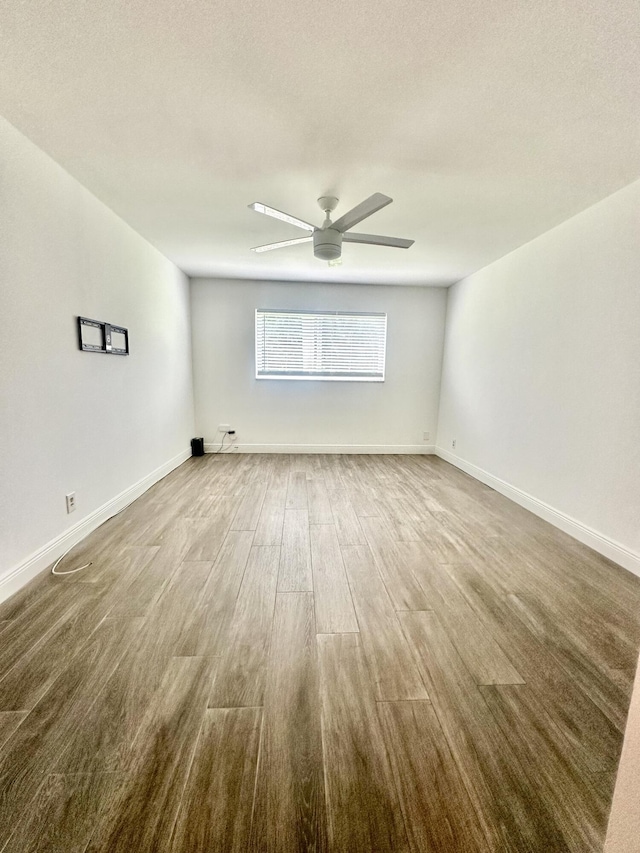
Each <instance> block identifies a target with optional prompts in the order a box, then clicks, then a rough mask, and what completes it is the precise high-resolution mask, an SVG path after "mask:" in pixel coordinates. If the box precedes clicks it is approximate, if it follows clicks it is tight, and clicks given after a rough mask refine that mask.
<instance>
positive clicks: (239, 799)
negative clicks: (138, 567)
mask: <svg viewBox="0 0 640 853" xmlns="http://www.w3.org/2000/svg"><path fill="white" fill-rule="evenodd" d="M261 725H262V709H261V708H209V709H208V710H207V711H206V712H205V716H204V720H203V723H202V728H201V730H200V734H199V737H198V742H197V745H196V749H195V754H194V758H193V763H192V764H191V768H190V771H189V779H188V782H187V786H186V788H185V792H184V795H183V798H182V805H181V807H180V811H179V814H178V819H177V821H176V825H175V829H174V833H173V838H172V839H171V845H170V848H169V847H165V849H170V850H171V853H195V851H200V850H202V851H203V853H204V851H212V853H214V851H220V853H222V851H226V853H246V851H247V850H248V847H249V832H250V829H251V812H252V809H253V798H254V789H255V779H256V768H257V764H258V748H259V745H260V732H261Z"/></svg>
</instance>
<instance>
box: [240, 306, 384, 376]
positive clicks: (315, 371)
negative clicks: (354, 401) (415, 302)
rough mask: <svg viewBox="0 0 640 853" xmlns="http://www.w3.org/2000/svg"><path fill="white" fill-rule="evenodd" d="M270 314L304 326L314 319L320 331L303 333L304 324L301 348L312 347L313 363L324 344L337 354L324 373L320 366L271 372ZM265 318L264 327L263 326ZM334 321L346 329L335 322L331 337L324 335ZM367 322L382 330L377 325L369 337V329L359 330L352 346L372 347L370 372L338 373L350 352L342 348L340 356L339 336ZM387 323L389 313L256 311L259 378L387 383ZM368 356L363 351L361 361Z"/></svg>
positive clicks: (256, 361) (257, 374)
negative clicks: (268, 348) (267, 364)
mask: <svg viewBox="0 0 640 853" xmlns="http://www.w3.org/2000/svg"><path fill="white" fill-rule="evenodd" d="M268 315H282V316H283V318H284V317H286V318H287V319H291V320H293V321H295V319H296V318H300V322H301V324H302V323H303V322H304V319H305V318H311V319H312V320H315V321H317V322H316V324H317V329H316V330H315V331H311V332H310V331H309V329H308V328H307V329H306V330H305V331H303V329H302V325H301V332H300V334H301V338H300V342H299V345H300V347H301V348H302V347H304V346H305V344H306V345H307V347H308V346H311V347H312V349H313V351H312V352H308V353H307V360H308V361H309V362H313V361H319V360H321V359H322V353H320V354H318V347H320V348H322V346H323V344H324V345H330V346H331V347H332V348H333V350H334V352H333V357H332V358H331V357H330V358H329V359H328V362H329V366H328V367H325V369H324V370H323V369H322V368H321V366H320V364H318V365H316V366H313V367H307V368H306V369H305V368H304V367H297V368H292V369H290V370H286V369H284V368H271V370H268V369H267V368H265V367H264V364H265V361H266V346H265V339H264V336H265V331H266V325H265V322H266V318H267V317H268ZM261 317H262V326H260V318H261ZM331 318H336V319H337V318H344V321H345V322H344V324H343V328H342V330H341V329H340V324H339V323H334V325H333V328H331V327H330V328H329V332H328V333H327V334H323V333H324V332H325V329H323V325H322V324H323V322H324V321H326V320H327V319H331ZM363 319H365V320H374V321H375V323H376V324H377V325H378V328H377V329H376V328H375V326H374V328H373V330H372V331H371V332H370V333H369V336H368V337H367V333H366V330H365V329H364V328H362V330H360V331H359V335H360V336H359V335H358V334H356V336H355V337H354V338H351V339H350V346H351V347H352V348H353V347H354V345H357V344H358V343H360V344H362V345H366V344H368V345H369V349H370V354H371V360H370V363H369V365H368V369H364V370H362V369H361V370H355V369H353V370H352V369H347V370H344V371H338V370H337V366H338V365H339V364H341V363H344V362H345V361H346V360H348V353H346V351H345V350H343V351H340V350H339V349H338V351H337V353H336V351H335V350H336V336H337V335H338V333H339V332H340V331H342V334H347V333H348V332H349V326H350V325H351V330H352V331H353V329H354V327H357V325H358V323H359V322H360V321H361V320H363ZM387 322H388V317H387V313H386V312H383V311H320V310H313V309H306V308H305V309H297V308H296V309H291V308H256V309H255V378H256V379H260V380H262V379H269V380H274V379H275V380H277V379H283V380H285V381H291V380H294V381H311V382H384V381H385V375H386V356H387ZM261 336H262V340H261ZM260 350H262V359H261V358H260ZM292 351H293V348H292ZM367 354H368V353H366V352H365V351H364V349H363V350H361V352H360V359H362V358H363V355H364V356H366V355H367ZM300 358H301V359H304V358H305V356H304V355H303V354H300ZM331 363H333V365H334V369H331ZM261 365H262V367H261Z"/></svg>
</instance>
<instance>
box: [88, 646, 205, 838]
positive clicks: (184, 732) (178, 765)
mask: <svg viewBox="0 0 640 853" xmlns="http://www.w3.org/2000/svg"><path fill="white" fill-rule="evenodd" d="M210 678H211V668H210V663H209V661H207V659H206V658H197V657H187V658H173V659H172V661H171V664H170V666H169V668H168V670H167V672H166V675H165V678H164V680H163V683H162V688H161V690H160V691H159V698H158V701H157V702H155V703H154V704H153V705H152V706H151V707H150V708H149V709H148V712H147V714H146V716H145V720H144V722H143V724H142V727H141V730H140V732H139V733H138V735H137V737H136V739H135V741H134V742H133V744H132V745H131V748H130V751H129V757H128V766H127V769H128V771H129V772H128V774H127V777H126V781H125V782H124V784H122V785H121V786H120V787H119V788H118V789H117V790H116V791H114V792H113V795H112V797H111V799H110V800H107V801H106V802H105V803H103V806H102V808H101V810H100V817H99V818H98V820H97V822H96V824H97V825H96V829H95V832H94V833H93V834H92V837H91V841H90V842H89V845H88V846H87V853H90V851H91V853H98V851H105V850H108V851H109V853H131V851H132V850H135V851H136V853H152V851H157V850H158V849H159V848H160V849H162V847H163V846H168V844H169V841H170V839H171V834H172V832H173V827H174V824H175V821H176V818H177V815H178V809H179V808H180V804H181V801H182V795H183V791H184V785H185V782H186V778H187V775H188V772H189V768H190V766H191V760H192V757H193V752H194V749H195V745H196V741H197V737H198V733H199V731H200V727H201V725H202V719H203V716H204V714H205V710H206V703H207V694H208V691H209V683H210Z"/></svg>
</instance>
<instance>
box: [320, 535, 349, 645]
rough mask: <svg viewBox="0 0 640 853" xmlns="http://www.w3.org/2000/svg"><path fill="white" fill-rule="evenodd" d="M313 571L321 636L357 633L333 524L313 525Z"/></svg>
mask: <svg viewBox="0 0 640 853" xmlns="http://www.w3.org/2000/svg"><path fill="white" fill-rule="evenodd" d="M310 529H311V537H310V538H311V568H312V572H313V592H314V597H315V604H316V621H317V628H318V633H320V634H332V633H340V632H349V631H357V630H358V621H357V619H356V614H355V610H354V609H353V602H352V600H351V591H350V590H349V583H348V581H347V575H346V573H345V570H344V563H343V561H342V553H341V551H340V544H339V542H338V536H337V534H336V529H335V526H334V525H333V524H312V525H310Z"/></svg>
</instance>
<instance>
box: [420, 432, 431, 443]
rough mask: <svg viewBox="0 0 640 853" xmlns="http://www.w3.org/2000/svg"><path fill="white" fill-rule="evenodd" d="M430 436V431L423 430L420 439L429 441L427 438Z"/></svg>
mask: <svg viewBox="0 0 640 853" xmlns="http://www.w3.org/2000/svg"><path fill="white" fill-rule="evenodd" d="M430 438H431V433H430V432H423V433H422V440H423V441H429V439H430Z"/></svg>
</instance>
